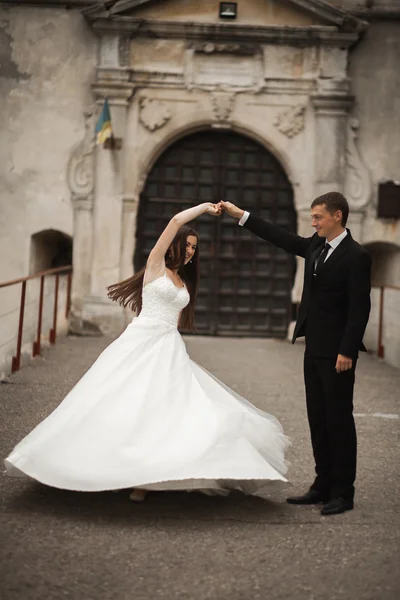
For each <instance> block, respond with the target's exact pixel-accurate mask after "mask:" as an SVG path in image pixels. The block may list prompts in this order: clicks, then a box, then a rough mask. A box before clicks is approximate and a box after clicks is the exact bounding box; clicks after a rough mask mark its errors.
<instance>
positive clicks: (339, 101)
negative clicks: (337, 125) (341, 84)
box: [311, 92, 354, 115]
mask: <svg viewBox="0 0 400 600" xmlns="http://www.w3.org/2000/svg"><path fill="white" fill-rule="evenodd" d="M311 102H312V104H313V106H314V108H315V110H316V112H317V113H319V114H320V115H322V114H327V115H331V114H333V113H339V114H347V113H348V111H349V110H350V109H351V107H352V106H353V103H354V96H352V95H350V94H338V93H325V94H321V93H318V92H316V93H313V94H311Z"/></svg>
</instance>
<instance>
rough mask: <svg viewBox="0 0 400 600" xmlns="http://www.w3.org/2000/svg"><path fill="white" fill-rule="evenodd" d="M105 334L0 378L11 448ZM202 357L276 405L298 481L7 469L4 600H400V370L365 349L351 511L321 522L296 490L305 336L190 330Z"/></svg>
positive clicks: (5, 448) (1, 484) (305, 453)
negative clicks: (238, 485) (188, 484)
mask: <svg viewBox="0 0 400 600" xmlns="http://www.w3.org/2000/svg"><path fill="white" fill-rule="evenodd" d="M109 342H110V339H107V338H79V337H70V338H65V339H62V340H60V341H59V342H58V343H57V345H56V347H54V348H51V349H49V350H46V351H45V353H44V356H43V357H38V358H36V359H35V360H34V361H32V362H31V363H30V364H29V365H28V366H25V367H24V368H23V369H22V370H21V371H20V372H18V373H16V374H14V375H13V376H11V377H10V380H9V383H2V384H0V433H1V438H0V450H1V457H2V458H5V457H6V456H7V455H8V454H9V452H10V451H11V450H12V448H13V446H14V445H15V444H16V443H17V442H18V441H20V439H21V438H22V437H23V436H24V435H26V434H27V433H28V432H29V431H30V430H31V429H32V428H33V427H34V426H35V425H36V424H37V423H39V422H40V421H41V420H42V419H43V418H44V417H46V416H47V415H48V414H49V413H50V412H51V411H52V410H53V409H54V408H55V407H56V406H57V405H58V404H59V402H60V401H61V400H62V399H63V397H64V396H65V395H66V393H67V392H68V391H69V389H70V388H71V387H72V386H73V385H74V383H75V382H76V381H77V380H78V379H79V378H80V377H81V376H82V374H83V373H84V372H85V371H86V370H87V369H88V368H89V366H90V365H91V364H92V362H93V361H94V360H95V358H96V357H97V356H98V354H99V353H100V352H101V351H102V349H103V348H104V347H105V346H106V345H107V344H108V343H109ZM186 343H187V346H188V350H189V353H190V355H191V356H192V358H193V359H194V360H196V361H197V362H198V363H199V364H201V365H202V366H204V367H205V368H206V369H208V370H210V371H212V372H213V373H214V374H215V375H216V376H217V377H218V378H219V379H221V380H222V381H224V382H225V383H226V384H227V385H229V386H230V387H232V388H233V389H235V390H236V391H238V392H239V393H240V394H242V395H243V396H245V397H246V398H248V399H249V400H251V401H252V402H253V403H254V404H256V405H257V406H259V407H260V408H262V409H264V410H267V411H268V412H270V413H272V414H274V415H275V416H276V417H277V418H278V419H279V420H280V421H281V423H282V424H283V426H284V429H285V432H286V434H287V435H288V436H289V437H290V438H291V439H292V446H291V448H290V450H289V453H288V459H289V461H290V468H289V473H288V477H289V479H290V484H289V485H288V486H287V489H280V490H278V489H276V488H275V489H273V488H271V497H270V500H268V501H264V500H261V499H258V498H252V497H245V496H243V495H241V494H239V493H235V494H231V495H230V496H228V497H207V496H203V495H201V494H197V493H185V492H180V493H177V492H162V493H161V492H159V493H151V494H149V496H148V497H147V499H146V501H145V502H144V503H141V504H133V503H131V502H130V501H129V499H128V491H126V490H123V491H120V492H118V493H112V492H107V493H76V492H67V491H62V490H57V489H53V488H49V487H46V486H43V485H40V484H38V483H36V482H34V481H32V480H29V479H13V478H10V477H7V476H5V475H1V476H0V493H1V515H0V528H1V529H0V535H1V549H0V552H1V556H0V558H1V561H0V597H1V599H2V600H17V599H18V600H36V599H38V600H39V599H40V600H53V599H55V600H58V599H64V598H65V599H73V600H125V599H127V600H128V599H129V600H130V599H134V600H153V599H158V598H167V599H169V600H173V599H175V598H179V599H188V600H205V599H212V600H253V599H254V600H256V599H262V600H264V599H265V600H287V599H289V598H290V599H291V598H294V599H296V600H339V599H340V600H343V599H346V600H347V599H348V600H395V599H396V600H397V598H399V597H400V560H399V556H400V553H399V550H400V542H399V538H400V527H399V525H400V515H399V507H400V502H399V497H400V478H399V475H400V467H399V458H400V451H399V446H400V445H399V438H400V436H399V432H400V419H399V414H400V371H399V370H396V369H394V368H392V367H390V366H388V365H385V364H383V363H381V362H378V361H377V360H376V359H375V358H373V357H371V356H365V355H362V356H361V358H360V360H359V363H358V366H357V373H356V392H355V413H356V422H357V431H358V440H359V459H358V465H359V466H358V479H357V485H356V504H355V509H354V510H353V511H350V512H347V513H345V514H343V515H338V516H333V517H322V516H321V515H320V512H319V509H318V507H296V506H292V505H289V504H287V503H286V502H285V498H286V495H287V494H292V493H297V492H303V491H305V490H306V489H307V487H308V485H309V484H310V482H311V481H312V479H313V462H312V455H311V449H310V441H309V434H308V425H307V420H306V413H305V400H304V386H303V378H302V356H303V350H304V347H303V346H302V344H298V345H296V346H294V347H293V346H291V345H290V344H289V343H287V342H284V341H275V340H266V339H226V338H225V339H224V338H207V337H187V338H186Z"/></svg>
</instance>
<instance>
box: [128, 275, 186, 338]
mask: <svg viewBox="0 0 400 600" xmlns="http://www.w3.org/2000/svg"><path fill="white" fill-rule="evenodd" d="M189 300H190V296H189V292H188V291H187V289H186V287H183V288H178V287H176V285H175V284H174V282H173V281H172V279H170V278H169V277H168V276H167V275H163V276H162V277H159V278H158V279H155V280H154V281H151V282H150V283H148V284H147V285H145V286H144V288H143V295H142V311H141V313H140V315H139V318H140V317H148V318H150V319H158V320H161V321H165V322H166V323H169V324H170V325H174V326H175V327H177V326H178V320H179V314H180V312H181V310H182V309H183V308H185V306H187V305H188V304H189Z"/></svg>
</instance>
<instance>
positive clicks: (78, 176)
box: [67, 109, 94, 198]
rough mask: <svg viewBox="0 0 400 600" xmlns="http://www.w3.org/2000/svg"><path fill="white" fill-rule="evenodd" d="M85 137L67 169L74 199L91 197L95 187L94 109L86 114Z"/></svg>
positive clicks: (76, 147) (72, 155)
mask: <svg viewBox="0 0 400 600" xmlns="http://www.w3.org/2000/svg"><path fill="white" fill-rule="evenodd" d="M84 118H85V135H84V137H83V140H82V141H81V142H79V144H77V145H76V146H75V148H74V149H73V151H72V154H71V157H70V159H69V162H68V167H67V179H68V186H69V189H70V190H71V193H72V197H73V198H77V197H79V198H84V197H89V196H90V194H91V193H92V192H93V186H94V158H93V151H94V122H93V118H94V109H93V110H92V109H88V110H86V111H85V112H84Z"/></svg>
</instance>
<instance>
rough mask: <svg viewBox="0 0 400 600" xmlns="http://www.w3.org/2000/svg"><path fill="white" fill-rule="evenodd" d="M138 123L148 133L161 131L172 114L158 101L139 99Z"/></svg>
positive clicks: (145, 98)
mask: <svg viewBox="0 0 400 600" xmlns="http://www.w3.org/2000/svg"><path fill="white" fill-rule="evenodd" d="M139 105H140V116H139V119H140V122H141V123H142V125H144V127H146V129H148V130H149V131H156V129H161V127H164V125H165V124H166V123H168V121H169V120H170V118H171V116H172V114H171V111H170V110H169V108H168V107H167V106H166V105H165V104H164V102H161V101H160V100H156V99H154V100H153V99H151V98H147V97H146V96H144V97H142V98H141V99H140V103H139Z"/></svg>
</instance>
